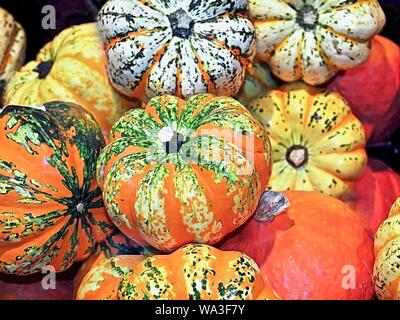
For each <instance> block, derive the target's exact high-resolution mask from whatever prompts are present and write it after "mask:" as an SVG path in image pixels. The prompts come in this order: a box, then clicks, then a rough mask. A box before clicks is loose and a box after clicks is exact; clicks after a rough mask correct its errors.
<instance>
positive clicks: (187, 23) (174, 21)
mask: <svg viewBox="0 0 400 320" xmlns="http://www.w3.org/2000/svg"><path fill="white" fill-rule="evenodd" d="M168 19H169V22H170V24H171V29H172V34H173V35H174V36H176V37H179V38H182V39H188V38H189V36H190V35H191V34H192V29H193V26H194V21H193V19H192V18H191V17H190V16H189V15H188V14H187V12H186V11H185V10H183V9H179V10H177V11H175V12H173V13H171V14H170V15H169V16H168Z"/></svg>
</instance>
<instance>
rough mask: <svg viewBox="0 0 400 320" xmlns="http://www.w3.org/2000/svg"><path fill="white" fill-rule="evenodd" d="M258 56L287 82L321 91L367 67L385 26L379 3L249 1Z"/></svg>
mask: <svg viewBox="0 0 400 320" xmlns="http://www.w3.org/2000/svg"><path fill="white" fill-rule="evenodd" d="M249 2H250V17H251V19H252V20H253V23H254V25H255V28H256V34H257V53H258V56H259V58H260V59H263V60H265V61H268V64H269V66H270V67H271V71H272V72H273V73H274V74H275V75H276V76H277V77H279V78H280V79H282V80H284V81H296V80H300V79H302V80H303V81H304V82H306V83H308V84H311V85H319V84H322V83H324V82H326V81H327V80H329V79H330V78H331V77H333V76H334V75H335V74H336V73H337V72H338V70H341V69H349V68H353V67H355V66H357V65H359V64H361V63H363V62H364V61H365V60H366V59H367V58H368V55H369V52H370V39H371V38H372V37H373V36H374V35H376V34H378V33H379V32H380V31H381V29H382V28H383V26H384V24H385V20H386V18H385V15H384V13H383V11H382V8H381V7H380V5H379V2H378V1H377V0H333V1H320V0H309V1H295V0H283V1H282V0H250V1H249Z"/></svg>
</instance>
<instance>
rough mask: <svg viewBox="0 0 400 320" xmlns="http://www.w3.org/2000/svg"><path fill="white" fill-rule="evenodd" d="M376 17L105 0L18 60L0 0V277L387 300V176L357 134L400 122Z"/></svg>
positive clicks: (396, 187)
mask: <svg viewBox="0 0 400 320" xmlns="http://www.w3.org/2000/svg"><path fill="white" fill-rule="evenodd" d="M384 24H385V16H384V13H383V11H382V9H381V7H380V6H379V3H378V1H377V0H351V1H349V0H334V1H318V0H310V1H296V0H284V1H282V0H250V1H247V0H225V1H206V0H200V1H190V0H184V1H158V0H148V1H138V0H129V1H126V0H124V1H123V0H109V1H107V2H106V3H105V5H104V6H103V8H102V9H101V10H100V12H99V14H98V22H97V23H87V24H82V25H76V26H72V27H70V28H68V29H65V30H64V31H62V32H61V33H60V34H58V35H57V36H56V37H55V38H54V40H53V41H52V42H50V43H48V44H47V45H45V46H44V47H43V48H42V49H41V50H40V52H39V53H38V55H37V58H36V60H35V61H31V62H28V63H27V64H25V65H23V63H24V60H25V58H24V52H25V46H26V39H25V33H24V30H23V28H22V27H21V26H20V24H18V22H16V21H15V20H14V18H13V17H12V15H11V14H9V13H8V12H7V11H5V10H3V9H0V81H1V96H2V105H3V107H2V108H1V113H0V273H1V274H3V275H2V278H0V279H2V280H0V281H2V284H1V285H0V286H2V287H3V289H0V291H1V290H7V289H6V288H7V285H8V286H9V287H8V288H11V286H10V280H7V281H8V282H7V281H6V280H4V279H5V278H4V275H7V276H9V277H11V278H13V279H16V278H18V279H21V278H29V277H30V276H32V275H35V274H38V273H41V271H42V270H43V268H44V267H45V266H48V265H51V266H52V267H53V268H54V269H55V271H56V272H58V273H60V274H63V273H65V271H66V270H71V267H72V266H73V265H76V263H77V262H81V266H80V269H79V271H78V272H77V273H76V274H74V279H73V281H70V284H69V285H70V286H71V290H69V291H68V289H66V290H67V291H68V294H64V295H62V298H68V295H71V296H70V298H76V299H123V300H135V299H373V298H374V297H377V298H379V299H400V257H399V252H400V199H398V200H397V202H395V200H396V198H397V197H399V196H400V177H399V175H398V174H397V173H395V172H394V171H392V170H391V169H390V168H388V167H387V166H386V165H384V164H383V163H381V162H379V161H376V160H372V159H371V160H369V161H368V159H367V154H366V151H365V146H366V143H367V141H374V142H379V141H383V140H384V139H386V138H387V137H388V136H389V135H390V134H392V133H393V132H394V130H396V129H397V128H398V127H399V126H400V90H399V88H400V49H399V47H398V46H397V45H396V44H394V43H393V42H391V41H390V40H388V39H386V38H384V37H382V36H379V35H378V33H379V32H380V31H381V29H382V28H383V26H384ZM22 65H23V66H22ZM393 203H394V204H393ZM72 268H73V267H72ZM67 272H68V271H67ZM11 284H12V281H11ZM59 285H63V282H62V281H61V282H59ZM25 288H28V285H26V287H25ZM39 289H40V288H39V284H38V285H37V286H36V289H35V290H39ZM12 290H13V291H14V292H15V291H16V289H15V288H14V289H12ZM42 290H44V289H42ZM28 291H29V290H28ZM39 291H40V290H39ZM63 292H65V290H64V291H63ZM0 294H1V292H0ZM48 296H49V293H47V296H46V299H49V297H48Z"/></svg>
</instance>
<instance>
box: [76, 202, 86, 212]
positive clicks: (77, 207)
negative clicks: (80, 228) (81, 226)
mask: <svg viewBox="0 0 400 320" xmlns="http://www.w3.org/2000/svg"><path fill="white" fill-rule="evenodd" d="M83 209H85V205H84V204H83V203H82V202H80V203H78V205H77V206H76V210H77V211H78V212H79V213H82V212H83Z"/></svg>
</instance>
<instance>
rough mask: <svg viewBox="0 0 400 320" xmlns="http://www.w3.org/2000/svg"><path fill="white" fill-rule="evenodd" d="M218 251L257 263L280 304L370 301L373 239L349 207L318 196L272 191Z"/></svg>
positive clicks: (306, 193) (315, 193)
mask: <svg viewBox="0 0 400 320" xmlns="http://www.w3.org/2000/svg"><path fill="white" fill-rule="evenodd" d="M218 248H220V249H222V250H238V251H241V252H243V253H245V254H247V255H248V256H250V257H251V258H253V259H254V260H255V262H256V263H257V264H258V266H259V267H260V270H261V272H262V274H263V276H264V277H265V278H266V280H267V281H268V283H269V284H270V286H271V288H272V289H273V290H274V291H275V292H276V294H277V295H278V296H279V297H280V298H281V299H289V300H292V299H310V300H315V299H321V300H336V299H345V300H348V299H354V300H360V299H371V298H372V297H373V294H374V290H373V283H372V279H371V273H372V268H373V264H374V254H373V238H372V237H371V235H370V234H369V232H368V230H367V229H366V228H365V225H364V223H363V220H362V218H361V217H360V216H359V215H358V214H356V213H355V212H353V211H352V210H351V209H350V208H349V207H348V206H347V205H346V204H345V203H343V202H342V201H340V200H338V199H335V198H333V197H329V196H326V195H323V194H320V193H318V192H315V191H286V192H283V193H280V192H273V191H267V192H265V193H264V194H263V197H262V199H261V200H260V206H259V208H258V210H257V211H256V213H255V215H254V216H253V218H252V219H251V220H249V221H248V222H247V223H246V224H245V225H244V226H242V227H241V228H240V229H238V230H236V231H235V232H234V233H232V234H231V235H228V236H227V237H226V238H225V239H224V240H223V241H222V242H221V243H219V244H218Z"/></svg>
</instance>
